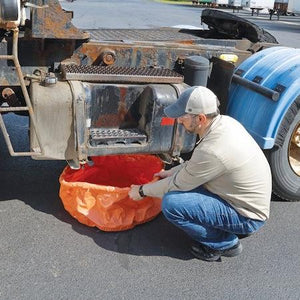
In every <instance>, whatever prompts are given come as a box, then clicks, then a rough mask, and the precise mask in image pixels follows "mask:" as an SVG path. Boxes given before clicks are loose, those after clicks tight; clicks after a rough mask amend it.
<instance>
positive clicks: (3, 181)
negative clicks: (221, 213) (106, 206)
mask: <svg viewBox="0 0 300 300" xmlns="http://www.w3.org/2000/svg"><path fill="white" fill-rule="evenodd" d="M61 3H62V4H63V5H64V7H65V8H66V9H73V10H74V13H75V19H74V23H75V24H76V25H78V26H79V25H81V26H80V27H81V28H92V27H94V28H103V27H110V28H131V27H138V28H149V27H151V26H154V27H158V26H174V25H178V24H189V25H193V26H199V24H200V23H199V22H200V12H201V9H199V8H194V7H186V6H177V5H172V6H170V5H166V4H161V3H156V2H152V1H147V0H135V1H134V0H131V1H115V0H111V1H95V0H94V1H92V0H90V1H84V0H76V1H74V2H64V1H62V2H61ZM239 15H246V17H247V18H249V19H250V20H252V21H253V22H256V23H260V24H263V25H264V24H266V25H265V28H266V29H269V30H270V31H271V33H273V34H274V35H275V36H276V37H277V38H278V39H279V40H280V41H281V42H282V43H283V44H285V45H288V46H293V47H300V44H299V40H300V38H299V33H300V20H299V17H284V18H282V20H280V21H277V20H273V21H271V22H269V20H268V19H267V16H264V15H262V16H259V17H251V16H250V13H249V12H240V13H239ZM173 18H175V20H173ZM171 20H173V21H171ZM290 23H291V24H290ZM196 24H198V25H196ZM267 26H268V28H267ZM5 121H6V122H7V124H8V127H9V131H10V133H11V137H12V139H13V143H14V145H15V147H16V148H17V149H19V150H24V149H27V142H28V137H27V136H28V134H27V120H26V118H24V117H18V116H9V115H7V116H5ZM65 165H66V163H65V162H56V161H34V160H31V159H30V158H12V157H10V156H9V154H8V151H7V149H6V146H5V145H4V140H3V138H2V136H0V190H1V193H0V228H1V234H0V270H1V273H0V299H1V300H2V299H3V300H6V299H30V300H31V299H170V300H173V299H230V300H234V299H273V300H274V299H292V300H294V299H300V288H299V278H300V255H299V253H298V251H299V250H298V249H299V244H300V234H299V228H300V217H299V215H300V203H299V202H294V203H289V202H282V201H278V200H277V199H275V197H274V198H273V201H272V203H271V217H270V220H269V221H268V223H267V225H266V226H265V227H264V228H262V229H261V231H260V232H258V233H257V234H255V235H253V236H251V237H248V238H246V239H243V240H242V243H243V246H244V251H243V253H242V254H241V255H240V256H238V257H235V258H223V259H222V262H215V263H207V262H203V261H199V260H197V259H195V258H193V256H192V255H191V254H190V253H189V251H188V245H189V240H188V238H187V237H186V236H185V235H184V234H183V233H182V232H181V231H180V230H178V229H177V228H175V227H173V226H172V225H171V224H169V223H168V222H167V221H166V220H165V219H164V218H163V216H162V215H159V216H158V217H157V218H156V219H154V220H153V221H151V222H149V223H146V224H144V225H140V226H137V227H136V228H134V229H132V230H128V231H124V232H116V233H108V232H103V231H100V230H99V229H96V228H90V227H87V226H84V225H82V224H80V223H78V222H77V221H76V220H75V219H73V218H72V217H71V216H70V215H69V214H68V213H67V212H66V211H65V210H64V208H63V205H62V203H61V200H60V199H59V196H58V192H59V183H58V177H59V175H60V173H61V172H62V170H63V168H64V167H65Z"/></svg>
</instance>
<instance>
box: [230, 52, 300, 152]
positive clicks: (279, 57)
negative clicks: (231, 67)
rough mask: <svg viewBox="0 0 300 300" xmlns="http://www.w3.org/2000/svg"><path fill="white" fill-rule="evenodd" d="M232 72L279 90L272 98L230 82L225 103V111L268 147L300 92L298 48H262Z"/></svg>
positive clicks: (261, 144)
mask: <svg viewBox="0 0 300 300" xmlns="http://www.w3.org/2000/svg"><path fill="white" fill-rule="evenodd" d="M235 74H238V75H239V76H240V77H242V78H244V79H247V80H249V81H252V82H255V83H257V84H259V85H260V86H262V87H265V88H268V89H271V90H273V91H276V92H278V93H279V98H278V100H276V101H274V100H272V99H271V98H268V97H266V96H265V95H263V94H260V93H258V92H256V91H253V90H250V89H248V88H246V87H244V86H242V85H240V84H238V83H234V82H233V83H232V84H231V87H230V92H229V100H228V105H227V114H228V115H230V116H232V117H233V118H235V119H237V120H238V121H239V122H240V123H242V124H243V125H244V127H245V128H246V129H247V130H248V132H249V133H250V134H251V135H252V136H253V138H254V139H255V140H256V142H257V143H258V144H259V146H260V147H261V148H262V149H271V148H273V146H274V143H275V140H276V136H277V133H278V130H279V127H280V124H281V122H282V121H283V119H284V116H285V114H286V112H287V111H288V110H289V108H290V106H291V105H292V104H293V102H294V101H295V100H296V98H297V97H298V96H299V95H300V49H294V48H287V47H271V48H268V49H265V50H262V51H260V52H258V53H256V54H254V55H252V56H251V57H249V58H248V59H246V60H245V61H244V62H243V63H242V64H241V65H239V66H238V68H237V69H236V70H235Z"/></svg>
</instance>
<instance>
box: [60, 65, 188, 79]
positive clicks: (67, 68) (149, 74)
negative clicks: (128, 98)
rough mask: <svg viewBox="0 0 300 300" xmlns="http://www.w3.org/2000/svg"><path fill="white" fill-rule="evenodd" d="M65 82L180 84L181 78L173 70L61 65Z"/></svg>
mask: <svg viewBox="0 0 300 300" xmlns="http://www.w3.org/2000/svg"><path fill="white" fill-rule="evenodd" d="M61 70H62V74H63V76H64V79H66V80H83V81H84V80H86V81H97V82H122V83H131V82H135V83H136V82H138V83H182V82H183V76H182V75H181V74H179V73H177V72H175V71H173V70H170V69H163V68H129V67H114V66H110V67H105V66H77V65H62V66H61Z"/></svg>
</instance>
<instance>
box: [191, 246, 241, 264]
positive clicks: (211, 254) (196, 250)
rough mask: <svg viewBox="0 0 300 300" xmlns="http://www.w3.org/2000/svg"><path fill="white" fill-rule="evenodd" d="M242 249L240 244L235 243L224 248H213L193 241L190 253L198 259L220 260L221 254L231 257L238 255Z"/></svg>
mask: <svg viewBox="0 0 300 300" xmlns="http://www.w3.org/2000/svg"><path fill="white" fill-rule="evenodd" d="M242 250H243V247H242V244H241V243H240V242H238V243H237V244H236V245H234V246H232V247H231V248H229V249H225V250H214V249H212V248H209V247H207V246H205V245H203V244H201V243H197V242H194V243H193V245H192V246H191V253H192V254H193V255H194V256H195V257H196V258H198V259H201V260H205V261H221V256H226V257H233V256H237V255H239V254H240V253H241V252H242Z"/></svg>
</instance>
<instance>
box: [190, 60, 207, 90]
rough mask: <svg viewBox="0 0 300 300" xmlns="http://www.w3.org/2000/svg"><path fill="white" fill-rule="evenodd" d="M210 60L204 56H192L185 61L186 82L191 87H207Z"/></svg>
mask: <svg viewBox="0 0 300 300" xmlns="http://www.w3.org/2000/svg"><path fill="white" fill-rule="evenodd" d="M208 71H209V60H208V59H207V58H205V57H203V56H190V57H188V58H186V59H185V60H184V82H185V83H186V84H188V85H190V86H195V85H201V86H206V84H207V78H208Z"/></svg>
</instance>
